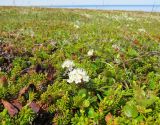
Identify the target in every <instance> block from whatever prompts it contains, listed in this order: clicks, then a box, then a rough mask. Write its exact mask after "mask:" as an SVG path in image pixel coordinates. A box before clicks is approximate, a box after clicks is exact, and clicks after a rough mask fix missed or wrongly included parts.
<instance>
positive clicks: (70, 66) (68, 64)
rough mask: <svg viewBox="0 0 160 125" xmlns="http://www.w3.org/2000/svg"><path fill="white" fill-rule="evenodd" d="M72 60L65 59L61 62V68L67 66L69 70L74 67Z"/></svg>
mask: <svg viewBox="0 0 160 125" xmlns="http://www.w3.org/2000/svg"><path fill="white" fill-rule="evenodd" d="M74 66H75V65H74V62H73V61H72V60H65V61H64V63H63V64H62V68H67V69H68V70H69V71H71V70H72V69H73V67H74Z"/></svg>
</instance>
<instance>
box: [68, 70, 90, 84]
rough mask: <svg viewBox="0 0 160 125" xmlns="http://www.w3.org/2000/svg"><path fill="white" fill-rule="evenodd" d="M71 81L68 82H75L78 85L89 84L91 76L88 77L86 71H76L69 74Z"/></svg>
mask: <svg viewBox="0 0 160 125" xmlns="http://www.w3.org/2000/svg"><path fill="white" fill-rule="evenodd" d="M68 76H69V79H68V80H67V82H68V83H73V82H75V83H76V84H78V83H81V82H88V81H89V76H88V75H87V73H86V71H85V70H84V69H80V68H77V69H74V70H72V71H71V72H69V74H68Z"/></svg>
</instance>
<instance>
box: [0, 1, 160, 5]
mask: <svg viewBox="0 0 160 125" xmlns="http://www.w3.org/2000/svg"><path fill="white" fill-rule="evenodd" d="M13 1H14V0H0V5H13ZM103 1H104V4H106V5H108V4H109V5H115V4H116V5H117V4H118V5H120V4H122V5H124V4H127V5H128V4H129V5H139V4H140V5H142V4H143V5H148V4H153V3H154V0H15V4H16V5H23V6H24V5H71V4H73V5H77V4H81V5H87V4H102V3H103ZM155 1H156V3H157V4H160V0H155ZM158 1H159V3H158Z"/></svg>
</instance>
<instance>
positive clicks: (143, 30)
mask: <svg viewBox="0 0 160 125" xmlns="http://www.w3.org/2000/svg"><path fill="white" fill-rule="evenodd" d="M138 31H139V32H146V30H145V29H138Z"/></svg>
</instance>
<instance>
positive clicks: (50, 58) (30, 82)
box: [0, 7, 160, 125]
mask: <svg viewBox="0 0 160 125" xmlns="http://www.w3.org/2000/svg"><path fill="white" fill-rule="evenodd" d="M159 33H160V13H147V12H146V13H145V12H129V11H128V12H127V11H100V10H78V9H42V8H20V7H19V8H14V7H0V99H1V102H0V122H1V124H2V125H14V124H17V125H18V124H20V125H28V124H33V125H45V124H46V125H52V124H55V125H57V124H59V125H62V124H64V125H67V124H73V125H74V124H75V125H92V124H94V125H95V124H97V125H104V124H108V125H118V124H134V125H135V124H141V125H153V124H155V125H158V124H160V99H159V97H160V34H159ZM90 50H93V53H92V54H91V55H87V53H88V51H90ZM67 59H69V60H72V61H73V62H74V64H75V67H77V68H82V69H84V70H85V71H86V73H87V75H88V76H89V78H90V80H89V81H88V82H83V81H82V83H79V84H76V83H74V82H73V83H68V82H67V79H68V77H69V76H68V75H69V74H68V72H69V71H67V69H63V68H62V64H63V62H64V61H65V60H67Z"/></svg>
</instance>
